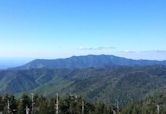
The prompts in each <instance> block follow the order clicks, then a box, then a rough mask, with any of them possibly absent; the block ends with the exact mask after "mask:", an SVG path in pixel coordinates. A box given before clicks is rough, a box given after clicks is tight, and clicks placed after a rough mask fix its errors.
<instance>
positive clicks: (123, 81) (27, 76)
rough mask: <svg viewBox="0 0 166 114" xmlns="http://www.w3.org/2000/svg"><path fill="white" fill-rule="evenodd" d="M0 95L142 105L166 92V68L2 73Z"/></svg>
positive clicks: (45, 70) (0, 74)
mask: <svg viewBox="0 0 166 114" xmlns="http://www.w3.org/2000/svg"><path fill="white" fill-rule="evenodd" d="M0 85H1V86H0V94H5V93H10V94H19V93H23V92H35V93H37V94H44V95H46V96H50V97H51V96H55V94H56V93H57V92H58V93H59V94H61V95H66V94H78V95H82V96H84V97H86V99H87V100H89V101H92V102H93V101H98V100H100V101H102V102H105V103H108V104H109V103H110V102H115V101H116V100H118V101H119V103H120V104H121V105H124V104H127V103H128V102H131V101H139V100H142V99H144V98H145V97H146V96H149V95H151V94H154V93H156V92H158V91H165V90H166V66H161V65H153V66H135V67H126V66H124V67H118V68H114V69H112V68H101V69H99V68H87V69H72V70H71V69H30V70H6V71H0Z"/></svg>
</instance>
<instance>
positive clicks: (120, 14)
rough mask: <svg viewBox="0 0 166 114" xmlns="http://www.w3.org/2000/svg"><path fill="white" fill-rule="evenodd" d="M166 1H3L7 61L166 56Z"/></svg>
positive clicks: (1, 44) (1, 42) (2, 42)
mask: <svg viewBox="0 0 166 114" xmlns="http://www.w3.org/2000/svg"><path fill="white" fill-rule="evenodd" d="M165 43H166V0H0V58H1V60H3V61H4V60H7V61H8V60H9V59H10V60H19V61H23V60H30V59H35V58H51V59H52V58H65V57H70V56H73V55H87V54H96V55H98V54H110V55H117V56H122V57H127V58H133V59H155V60H166V45H165Z"/></svg>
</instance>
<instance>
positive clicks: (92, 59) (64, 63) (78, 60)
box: [16, 55, 166, 69]
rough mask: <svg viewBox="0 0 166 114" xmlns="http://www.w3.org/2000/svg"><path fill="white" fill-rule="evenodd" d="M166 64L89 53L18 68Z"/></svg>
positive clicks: (28, 64)
mask: <svg viewBox="0 0 166 114" xmlns="http://www.w3.org/2000/svg"><path fill="white" fill-rule="evenodd" d="M156 64H159V65H166V61H150V60H132V59H127V58H122V57H117V56H113V55H87V56H73V57H70V58H66V59H55V60H47V59H37V60H33V61H31V62H30V63H27V64H25V65H23V66H21V67H17V68H16V69H34V68H68V69H77V68H80V69H81V68H90V67H94V68H107V67H116V66H136V65H137V66H147V65H156Z"/></svg>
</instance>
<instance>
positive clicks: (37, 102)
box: [0, 93, 166, 114]
mask: <svg viewBox="0 0 166 114" xmlns="http://www.w3.org/2000/svg"><path fill="white" fill-rule="evenodd" d="M0 112H3V114H26V113H28V114H166V94H163V93H162V94H158V95H156V96H149V97H147V98H146V99H145V100H143V101H140V102H133V103H129V104H128V105H126V106H123V107H120V106H119V104H118V101H117V103H116V104H114V105H113V104H110V105H108V104H107V105H106V104H104V103H102V102H95V103H89V102H87V101H86V100H85V99H84V98H83V97H81V96H77V95H69V96H65V97H61V96H58V94H57V95H56V96H55V97H52V98H48V97H44V96H39V95H33V94H31V95H27V94H23V95H22V96H21V97H20V98H16V97H15V96H9V95H5V96H1V97H0Z"/></svg>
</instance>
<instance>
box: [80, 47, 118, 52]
mask: <svg viewBox="0 0 166 114" xmlns="http://www.w3.org/2000/svg"><path fill="white" fill-rule="evenodd" d="M113 49H116V48H115V47H111V46H108V47H106V46H101V47H79V50H98V51H100V50H113Z"/></svg>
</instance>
